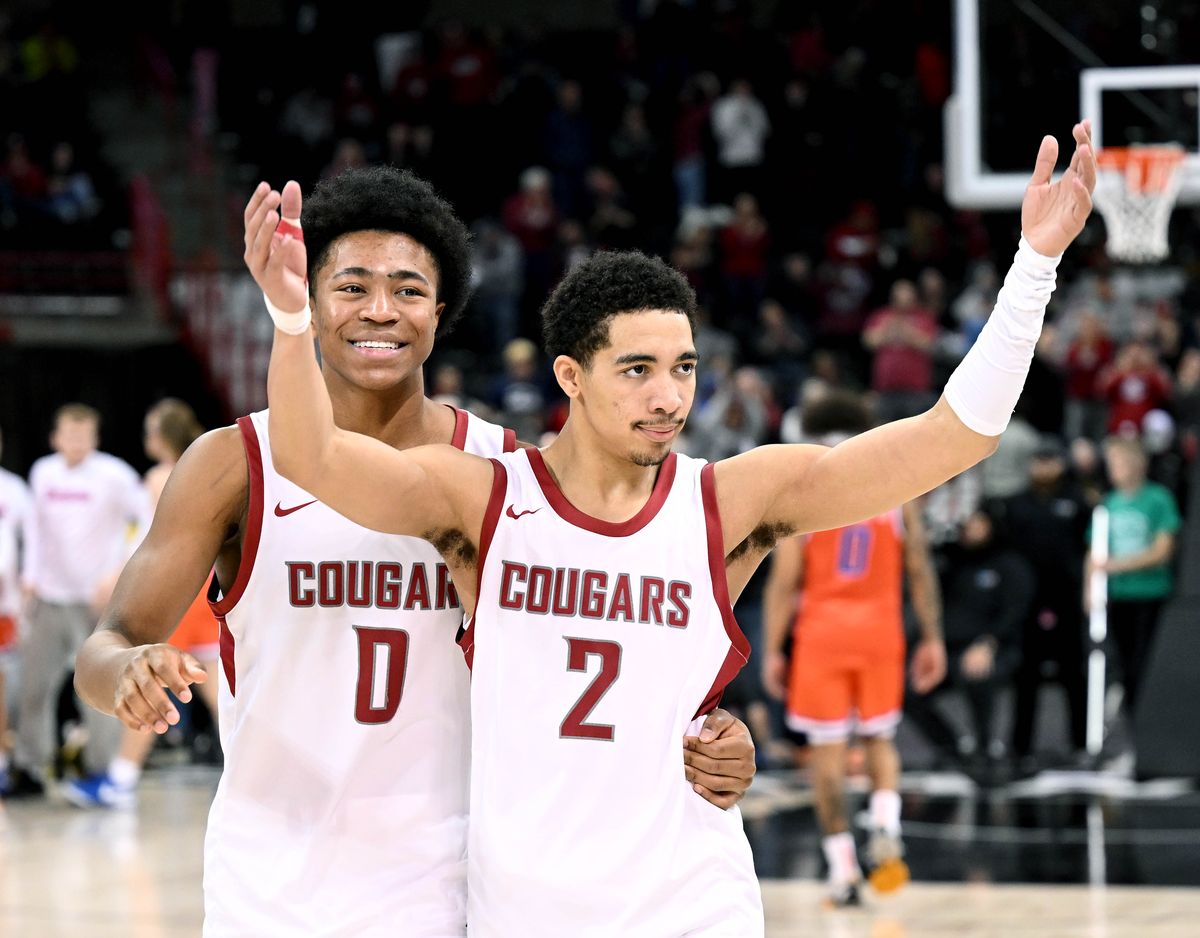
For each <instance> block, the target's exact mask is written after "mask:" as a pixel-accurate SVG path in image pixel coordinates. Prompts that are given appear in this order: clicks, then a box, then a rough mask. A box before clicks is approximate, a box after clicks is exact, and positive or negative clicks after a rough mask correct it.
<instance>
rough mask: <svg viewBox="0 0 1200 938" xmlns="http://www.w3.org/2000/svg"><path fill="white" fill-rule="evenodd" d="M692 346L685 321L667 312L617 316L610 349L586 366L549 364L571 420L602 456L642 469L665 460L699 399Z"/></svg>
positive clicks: (567, 361) (561, 361)
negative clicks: (569, 402)
mask: <svg viewBox="0 0 1200 938" xmlns="http://www.w3.org/2000/svg"><path fill="white" fill-rule="evenodd" d="M696 359H697V356H696V347H695V341H694V339H693V337H692V328H691V325H690V323H689V322H688V318H687V316H685V315H684V314H683V313H677V312H673V311H669V310H648V311H642V312H636V313H618V314H617V315H616V316H614V317H613V318H612V319H611V320H610V321H609V323H608V343H607V344H606V345H604V346H603V347H602V348H600V349H599V350H598V351H597V352H596V353H595V355H593V356H592V360H591V363H590V364H589V365H588V366H587V367H584V366H582V365H580V364H579V363H578V362H576V361H575V360H574V359H572V358H569V357H568V356H566V355H560V356H559V357H558V359H557V360H556V361H555V363H554V371H555V374H556V375H557V376H558V379H559V384H560V385H562V387H563V390H564V391H566V393H567V395H568V396H569V397H570V398H571V400H572V405H573V406H572V413H573V414H575V413H577V417H578V419H581V420H583V421H584V422H586V424H587V425H588V427H589V429H590V431H591V432H592V433H593V434H595V436H596V437H597V438H598V439H599V440H600V445H601V446H603V447H604V448H605V449H607V450H609V451H610V452H613V453H614V454H616V455H619V456H621V457H623V458H625V459H628V460H629V461H630V462H633V463H635V464H637V465H639V466H656V465H658V464H659V463H661V462H662V461H663V460H664V459H666V458H667V455H668V454H669V453H670V452H671V445H672V444H673V443H674V442H675V438H676V437H677V436H678V435H679V432H680V430H681V429H682V428H683V424H684V421H685V420H686V419H687V415H688V412H689V411H690V410H691V408H692V400H693V398H694V397H695V395H696Z"/></svg>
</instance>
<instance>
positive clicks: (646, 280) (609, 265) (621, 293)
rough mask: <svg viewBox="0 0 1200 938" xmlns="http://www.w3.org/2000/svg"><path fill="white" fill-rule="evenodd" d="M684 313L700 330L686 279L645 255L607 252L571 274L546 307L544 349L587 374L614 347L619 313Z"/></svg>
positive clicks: (543, 328)
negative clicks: (611, 334)
mask: <svg viewBox="0 0 1200 938" xmlns="http://www.w3.org/2000/svg"><path fill="white" fill-rule="evenodd" d="M651 309H667V310H678V311H679V312H680V313H683V314H684V315H685V316H687V318H688V324H689V325H690V326H691V327H692V329H693V330H694V329H695V328H696V294H695V292H694V291H693V290H692V288H691V286H689V285H688V282H687V281H686V280H684V279H683V276H682V275H681V274H680V273H679V272H678V271H677V270H673V269H672V268H670V267H668V266H667V265H666V264H664V263H663V262H662V261H661V260H659V259H658V258H657V257H648V256H646V255H645V254H643V253H641V251H602V252H600V253H598V254H594V255H593V256H592V257H590V258H588V259H587V260H586V261H584V262H583V263H582V264H580V265H579V266H578V267H576V268H575V269H574V270H572V271H571V272H570V273H569V274H567V275H566V276H565V277H564V278H563V279H562V282H561V283H559V285H558V286H557V287H556V288H555V290H554V292H553V293H551V294H550V298H549V299H548V300H546V303H545V305H544V306H542V346H543V347H544V348H545V350H546V353H547V354H548V355H549V356H550V357H551V358H557V357H558V356H559V355H569V356H570V357H571V358H573V359H575V360H576V361H577V362H579V363H580V364H581V365H583V366H584V367H585V368H587V367H589V366H590V365H591V363H592V358H593V357H594V356H595V354H596V353H597V352H598V351H600V349H602V348H604V346H606V345H607V344H608V324H609V322H610V321H611V320H612V318H613V317H614V316H616V315H617V314H618V313H635V312H640V311H643V310H651Z"/></svg>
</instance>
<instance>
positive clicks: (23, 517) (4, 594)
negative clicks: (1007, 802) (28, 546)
mask: <svg viewBox="0 0 1200 938" xmlns="http://www.w3.org/2000/svg"><path fill="white" fill-rule="evenodd" d="M31 509H32V503H31V501H30V497H29V486H28V485H26V484H25V480H24V479H22V478H21V477H20V476H19V475H16V474H15V473H12V472H9V471H8V470H7V469H0V616H7V617H9V618H15V617H16V615H17V614H18V613H19V612H20V611H21V571H20V564H19V562H18V557H19V551H20V549H21V542H22V541H23V539H24V538H25V537H26V534H25V531H26V529H27V525H28V523H29V513H30V511H31Z"/></svg>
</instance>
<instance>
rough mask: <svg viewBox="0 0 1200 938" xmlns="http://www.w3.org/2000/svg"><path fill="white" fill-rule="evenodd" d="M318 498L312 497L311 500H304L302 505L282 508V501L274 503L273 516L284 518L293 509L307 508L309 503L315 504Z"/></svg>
mask: <svg viewBox="0 0 1200 938" xmlns="http://www.w3.org/2000/svg"><path fill="white" fill-rule="evenodd" d="M318 500H319V499H316V498H314V499H313V500H312V501H311V502H305V503H304V504H303V505H296V506H295V507H294V508H284V507H283V502H276V503H275V517H276V518H286V517H287V516H288V515H290V514H291V513H292V512H293V511H299V510H300V509H301V508H307V507H308V506H309V505H315V504H316V503H317V501H318Z"/></svg>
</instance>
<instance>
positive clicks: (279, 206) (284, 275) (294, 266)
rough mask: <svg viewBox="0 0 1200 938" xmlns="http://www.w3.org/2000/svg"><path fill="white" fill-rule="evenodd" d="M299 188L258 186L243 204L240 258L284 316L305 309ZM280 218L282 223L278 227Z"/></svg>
mask: <svg viewBox="0 0 1200 938" xmlns="http://www.w3.org/2000/svg"><path fill="white" fill-rule="evenodd" d="M301 203H302V199H301V196H300V184H299V183H298V182H295V181H289V182H288V183H287V185H285V186H284V187H283V192H282V193H280V192H276V191H275V190H274V189H272V188H271V187H270V186H269V185H267V184H266V183H265V182H260V183H259V184H258V188H257V189H255V190H254V195H252V196H251V197H250V201H249V202H248V203H246V212H245V215H244V218H245V223H246V232H245V243H246V251H245V253H244V254H243V255H242V256H243V259H244V260H245V261H246V266H247V267H248V268H249V269H250V273H251V274H252V275H253V276H254V280H255V282H256V283H257V284H258V285H259V287H260V288H261V289H262V291H263V293H264V294H266V297H267V299H268V300H270V301H271V303H272V304H273V305H274V306H276V307H278V308H279V309H281V310H283V311H284V312H287V313H294V312H297V311H299V310H302V309H304V308H305V307H306V306H307V305H308V255H307V252H306V251H305V249H304V237H303V234H302V233H301V230H300V208H301ZM281 216H282V219H283V223H282V224H280V218H281Z"/></svg>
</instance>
